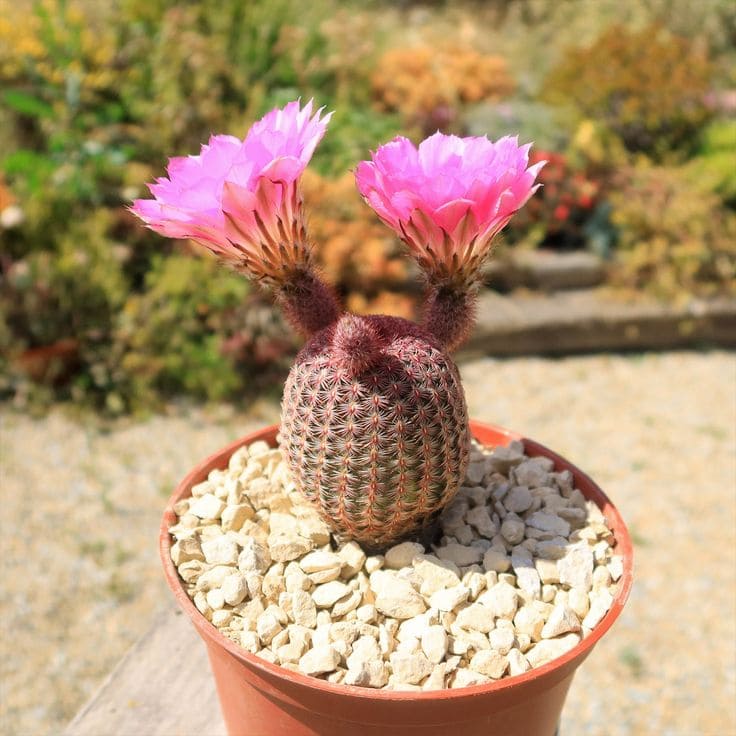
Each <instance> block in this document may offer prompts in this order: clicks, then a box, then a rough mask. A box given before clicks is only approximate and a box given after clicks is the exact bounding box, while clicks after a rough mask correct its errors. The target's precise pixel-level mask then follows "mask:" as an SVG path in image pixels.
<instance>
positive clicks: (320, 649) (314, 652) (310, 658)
mask: <svg viewBox="0 0 736 736" xmlns="http://www.w3.org/2000/svg"><path fill="white" fill-rule="evenodd" d="M339 664H340V654H339V653H338V651H337V650H336V649H335V647H333V646H332V645H331V644H323V645H320V646H316V647H313V648H312V649H310V650H309V651H308V652H307V653H306V654H304V655H303V656H302V657H301V658H300V659H299V671H300V672H303V673H304V674H305V675H322V674H324V673H325V672H332V671H333V670H334V669H336V668H337V666H338V665H339Z"/></svg>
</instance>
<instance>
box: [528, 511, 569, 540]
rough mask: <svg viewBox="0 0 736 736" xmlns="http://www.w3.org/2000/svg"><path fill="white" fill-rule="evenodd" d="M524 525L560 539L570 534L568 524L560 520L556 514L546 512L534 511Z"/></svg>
mask: <svg viewBox="0 0 736 736" xmlns="http://www.w3.org/2000/svg"><path fill="white" fill-rule="evenodd" d="M526 523H527V524H528V525H529V526H531V527H534V528H535V529H539V530H540V531H543V532H552V533H553V534H555V535H557V536H561V537H566V536H568V535H569V534H570V524H569V523H568V522H566V521H565V520H564V519H561V518H560V517H559V516H557V514H551V513H549V512H547V511H535V512H534V513H533V514H531V515H530V516H528V517H527V519H526Z"/></svg>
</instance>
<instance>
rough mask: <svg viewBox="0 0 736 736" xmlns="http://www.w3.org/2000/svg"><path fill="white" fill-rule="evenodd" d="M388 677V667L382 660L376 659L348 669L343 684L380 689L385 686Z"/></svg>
mask: <svg viewBox="0 0 736 736" xmlns="http://www.w3.org/2000/svg"><path fill="white" fill-rule="evenodd" d="M388 677H389V675H388V667H387V666H386V664H385V662H384V661H383V660H382V659H380V658H378V659H373V660H370V661H364V662H360V664H358V665H356V666H354V667H348V671H347V672H346V673H345V679H344V680H343V682H344V683H345V684H346V685H359V686H360V687H373V688H380V687H385V686H386V684H387V683H388Z"/></svg>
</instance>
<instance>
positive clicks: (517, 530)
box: [501, 517, 525, 544]
mask: <svg viewBox="0 0 736 736" xmlns="http://www.w3.org/2000/svg"><path fill="white" fill-rule="evenodd" d="M524 528H525V526H524V522H523V521H522V520H521V519H516V518H513V517H512V518H508V517H507V518H506V519H504V521H503V524H501V536H502V537H503V538H504V539H505V540H506V541H507V542H508V543H509V544H519V542H521V541H522V540H523V539H524Z"/></svg>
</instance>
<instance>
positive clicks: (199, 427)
mask: <svg viewBox="0 0 736 736" xmlns="http://www.w3.org/2000/svg"><path fill="white" fill-rule="evenodd" d="M462 372H463V376H464V381H465V386H466V392H467V394H468V403H469V408H470V413H471V415H472V416H473V417H475V418H477V419H481V420H485V421H492V422H496V423H498V424H501V425H505V426H509V427H513V428H514V429H516V430H519V431H521V432H524V433H526V434H528V435H529V436H531V437H534V438H535V439H537V440H539V441H540V442H542V443H544V444H547V445H549V446H551V447H553V448H554V449H555V450H557V451H558V452H560V453H561V454H563V455H566V456H567V457H569V458H570V459H571V460H572V461H573V462H575V463H576V464H577V465H578V466H580V467H581V468H582V469H583V470H585V471H587V472H589V473H590V474H591V475H593V477H595V478H596V480H597V481H598V482H599V484H600V485H601V486H602V487H603V488H604V490H606V492H607V493H608V494H609V496H611V497H612V499H613V500H614V502H615V503H616V504H617V505H618V506H619V508H620V509H621V512H622V514H623V516H624V518H625V519H626V520H627V522H628V524H629V527H630V530H631V532H632V535H633V537H634V541H635V547H636V549H635V553H636V558H635V585H634V590H633V593H632V597H631V600H630V601H629V604H628V606H627V609H626V611H625V612H624V614H623V615H622V617H621V619H620V620H619V622H618V623H617V624H616V626H615V627H614V629H613V630H612V631H611V632H610V633H609V634H608V635H607V636H606V637H604V639H603V640H602V641H601V643H600V644H598V646H597V647H596V649H595V651H594V652H593V654H592V655H591V657H590V658H589V659H588V660H587V662H586V663H585V664H584V665H583V667H582V668H581V670H580V671H579V673H578V675H577V677H576V680H575V682H574V684H573V686H572V689H571V692H570V696H569V698H568V702H567V706H566V709H565V714H564V716H563V723H562V731H561V733H562V734H563V736H620V735H624V734H626V735H629V734H637V735H638V734H641V735H642V736H644V735H649V734H654V735H659V734H661V735H665V734H666V735H667V736H706V734H708V735H712V736H729V735H732V734H736V707H735V706H734V696H735V695H736V503H735V498H734V497H735V496H736V493H735V491H736V452H735V450H736V422H735V421H734V420H735V419H736V355H734V354H732V353H726V352H720V351H719V352H710V353H703V354H699V353H669V354H654V355H644V356H627V357H622V356H587V357H576V358H565V359H561V360H544V359H518V360H506V361H495V360H490V359H489V360H479V361H474V362H471V363H467V364H465V365H464V366H462ZM277 417H278V409H277V408H276V407H272V406H269V405H259V406H257V407H254V408H253V409H252V410H251V411H250V412H248V413H247V414H236V413H233V412H231V411H229V410H228V409H227V408H225V407H217V408H214V409H201V408H197V409H186V408H183V407H175V408H172V410H171V411H170V412H169V413H167V414H166V415H161V416H156V417H153V418H151V419H149V420H147V421H144V422H136V423H132V422H121V423H117V424H114V425H112V426H111V427H110V426H102V425H101V424H100V423H98V422H97V421H95V420H93V419H89V420H87V421H84V420H80V419H72V418H69V417H67V416H66V415H65V414H64V413H62V412H61V411H55V412H52V413H51V414H50V415H49V416H47V417H46V418H44V419H33V418H30V417H26V416H21V415H17V414H14V413H12V412H11V411H9V410H7V409H4V410H3V413H2V428H1V431H2V435H1V440H2V442H1V451H2V457H1V458H0V462H1V468H2V485H1V489H2V504H3V514H2V516H1V517H0V518H1V519H2V522H1V523H2V528H1V531H2V534H1V535H0V540H1V544H2V546H1V547H0V554H1V555H2V561H3V573H4V580H3V583H4V584H3V586H2V590H1V591H0V620H1V621H2V631H1V632H0V634H1V635H0V686H1V688H2V689H1V690H0V733H2V734H9V735H10V734H12V735H13V736H16V735H18V736H36V734H56V733H59V732H60V731H61V730H62V729H63V726H64V724H65V723H66V722H67V721H68V720H69V719H70V718H71V717H72V715H73V714H74V712H75V711H76V710H77V709H78V708H79V707H80V706H81V705H82V703H83V702H84V700H85V699H86V698H87V697H88V696H89V695H90V694H91V693H92V692H93V691H94V689H95V687H96V686H97V685H98V684H99V682H100V681H101V680H102V678H103V677H104V675H105V674H106V673H107V672H108V671H109V670H110V669H111V668H112V666H113V665H114V664H115V662H116V661H117V660H118V659H119V658H120V657H121V656H122V654H123V653H124V652H125V651H126V649H127V648H128V647H129V646H130V645H131V644H132V643H133V642H134V641H135V640H136V639H137V638H138V637H139V636H140V635H141V634H142V633H143V632H144V631H145V630H146V628H147V627H148V624H149V621H150V617H151V614H152V612H153V611H155V610H157V609H158V608H159V607H160V606H161V605H163V604H165V603H167V602H168V601H169V594H168V593H167V592H166V590H165V586H164V584H163V581H162V576H161V574H160V572H159V563H158V559H157V549H156V539H157V529H158V523H159V517H160V513H161V510H162V508H163V505H164V499H165V497H166V496H167V495H168V494H169V493H170V491H171V489H172V488H173V485H174V484H175V482H176V481H177V480H178V479H179V478H180V477H181V476H182V475H183V474H184V473H185V472H186V471H187V470H188V469H189V468H190V467H191V466H192V465H193V464H194V463H195V462H196V461H198V460H200V459H201V458H203V457H204V456H205V455H207V454H208V453H209V452H211V451H214V450H216V449H217V448H219V447H220V446H222V445H223V444H224V443H225V442H226V441H229V440H231V439H234V438H235V437H237V436H239V435H241V434H244V433H245V432H246V431H248V430H250V429H252V428H254V427H256V426H262V425H264V424H266V423H270V422H272V421H276V420H277ZM101 736H104V735H101Z"/></svg>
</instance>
